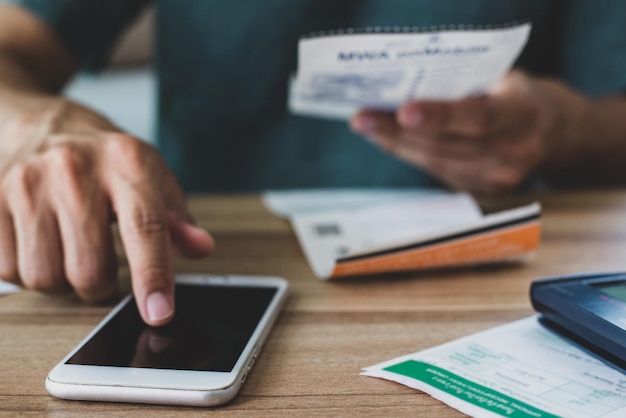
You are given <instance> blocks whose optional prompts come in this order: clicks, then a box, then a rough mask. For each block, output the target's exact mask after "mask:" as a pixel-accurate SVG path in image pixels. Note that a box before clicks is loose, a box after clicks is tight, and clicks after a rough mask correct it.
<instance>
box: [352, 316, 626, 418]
mask: <svg viewBox="0 0 626 418" xmlns="http://www.w3.org/2000/svg"><path fill="white" fill-rule="evenodd" d="M362 374H363V375H366V376H372V377H380V378H384V379H388V380H393V381H395V382H398V383H402V384H404V385H407V386H410V387H412V388H415V389H419V390H421V391H424V392H426V393H428V394H430V395H431V396H433V397H434V398H436V399H439V400H441V401H442V402H445V403H446V404H448V405H450V406H451V407H453V408H455V409H458V410H459V411H461V412H464V413H466V414H468V415H472V416H477V417H495V416H506V417H515V418H517V417H520V418H526V417H533V418H546V417H561V416H562V417H584V418H589V417H611V418H617V417H625V416H626V375H624V374H622V373H621V372H619V371H617V370H615V369H613V368H611V367H609V366H607V365H605V364H604V363H602V362H600V361H598V360H597V359H595V358H594V357H592V356H590V355H589V354H587V353H585V352H584V351H582V350H580V349H579V348H577V347H576V346H574V345H572V344H571V343H569V342H567V341H565V340H563V339H561V338H560V337H558V336H557V335H555V334H553V333H552V332H550V331H548V330H547V329H545V328H544V327H543V326H542V325H541V324H539V322H538V321H537V317H534V316H533V317H530V318H525V319H521V320H519V321H515V322H512V323H510V324H507V325H503V326H500V327H497V328H493V329H490V330H487V331H484V332H480V333H478V334H474V335H470V336H468V337H465V338H461V339H459V340H456V341H452V342H449V343H447V344H443V345H440V346H437V347H434V348H431V349H428V350H424V351H420V352H417V353H413V354H409V355H407V356H403V357H398V358H395V359H393V360H390V361H386V362H384V363H380V364H377V365H374V366H371V367H367V368H365V369H364V370H363V372H362Z"/></svg>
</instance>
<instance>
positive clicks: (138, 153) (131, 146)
mask: <svg viewBox="0 0 626 418" xmlns="http://www.w3.org/2000/svg"><path fill="white" fill-rule="evenodd" d="M106 139H107V145H106V149H107V152H108V155H109V156H110V157H111V158H112V159H113V161H120V162H121V163H122V164H124V165H125V166H126V167H127V168H130V169H138V168H143V167H145V166H146V165H147V163H148V162H149V161H150V158H151V157H152V156H153V154H154V149H153V148H152V147H151V146H150V145H148V144H146V143H145V142H144V141H142V140H140V139H138V138H135V137H133V136H130V135H126V134H121V133H110V134H108V135H107V138H106Z"/></svg>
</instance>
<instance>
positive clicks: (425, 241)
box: [264, 189, 541, 280]
mask: <svg viewBox="0 0 626 418" xmlns="http://www.w3.org/2000/svg"><path fill="white" fill-rule="evenodd" d="M264 201H265V204H266V206H267V207H268V209H269V210H270V211H272V212H273V213H274V214H276V215H278V216H281V217H283V218H288V219H289V221H290V222H291V225H292V227H293V229H294V231H295V233H296V236H297V238H298V241H299V242H300V246H301V247H302V250H303V253H304V255H305V257H306V259H307V261H308V262H309V265H310V266H311V269H312V270H313V272H314V273H315V275H316V276H317V277H318V278H320V279H322V280H332V279H336V278H339V277H342V276H359V275H370V274H382V273H389V272H398V271H409V270H422V269H434V268H448V267H458V266H467V265H475V264H486V263H494V262H503V261H510V260H517V259H519V258H525V257H526V256H527V255H528V254H531V253H533V252H534V251H535V250H536V249H537V248H538V247H539V243H540V240H541V219H540V216H541V207H540V205H539V203H533V204H530V205H526V206H522V207H518V208H514V209H509V210H505V211H501V212H494V213H489V214H484V213H483V211H482V210H481V208H480V206H479V205H478V203H477V202H476V201H475V200H474V199H473V198H472V197H471V196H470V195H469V194H466V193H430V194H428V193H425V192H424V191H420V190H412V189H406V190H395V191H394V190H392V189H388V190H370V191H353V190H350V189H339V190H337V191H332V192H319V191H318V192H315V191H312V192H304V191H291V192H290V191H278V192H269V193H265V195H264Z"/></svg>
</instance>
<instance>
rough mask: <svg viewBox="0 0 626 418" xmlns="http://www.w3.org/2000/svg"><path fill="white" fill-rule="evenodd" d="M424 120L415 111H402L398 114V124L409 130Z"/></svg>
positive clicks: (420, 114) (421, 115) (418, 112)
mask: <svg viewBox="0 0 626 418" xmlns="http://www.w3.org/2000/svg"><path fill="white" fill-rule="evenodd" d="M422 120H424V115H423V114H422V112H420V111H419V110H417V109H404V110H403V111H402V112H401V113H400V123H402V125H404V126H406V127H409V128H416V127H418V126H419V125H420V123H422Z"/></svg>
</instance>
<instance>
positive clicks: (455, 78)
mask: <svg viewBox="0 0 626 418" xmlns="http://www.w3.org/2000/svg"><path fill="white" fill-rule="evenodd" d="M530 30H531V25H530V24H529V23H522V24H511V25H505V26H499V27H484V26H471V25H458V26H448V25H444V26H433V27H428V28H414V27H393V28H383V27H373V28H367V29H365V30H354V29H345V30H335V31H327V32H319V33H314V34H311V35H309V36H306V37H303V38H302V39H301V40H300V42H299V44H298V71H297V74H296V75H295V76H294V77H293V78H292V80H291V82H290V92H289V100H288V101H289V109H290V111H291V112H292V113H295V114H300V115H308V116H316V117H326V118H334V119H348V118H349V117H350V116H352V115H353V114H354V113H355V112H356V111H358V110H359V109H363V108H369V109H383V110H394V109H397V108H398V107H400V106H401V105H402V104H403V103H405V102H407V101H409V100H452V99H460V98H463V97H469V96H475V95H481V94H484V93H486V92H487V91H488V90H489V89H490V88H491V87H493V85H494V84H495V83H497V82H498V80H499V79H501V78H502V76H503V75H504V74H505V73H506V72H507V71H509V70H510V68H511V67H512V65H513V63H514V61H515V59H516V58H517V57H518V56H519V54H520V52H521V51H522V49H523V48H524V45H525V44H526V42H527V40H528V36H529V33H530Z"/></svg>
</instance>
